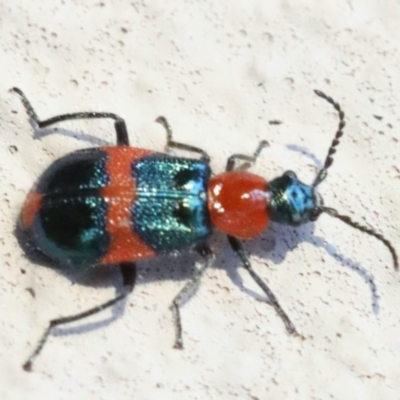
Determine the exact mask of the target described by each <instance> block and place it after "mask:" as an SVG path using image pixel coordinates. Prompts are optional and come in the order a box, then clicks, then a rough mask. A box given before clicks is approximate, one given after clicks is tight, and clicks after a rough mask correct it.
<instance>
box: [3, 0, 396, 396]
mask: <svg viewBox="0 0 400 400" xmlns="http://www.w3.org/2000/svg"><path fill="white" fill-rule="evenodd" d="M399 18H400V4H398V3H396V2H382V1H378V0H355V1H350V0H349V1H346V2H332V1H319V2H316V1H312V0H308V1H307V0H305V1H301V2H298V1H297V2H294V1H292V2H288V1H263V0H243V1H236V2H227V1H221V0H220V1H189V0H186V1H185V0H175V1H170V2H166V1H161V0H149V1H143V0H142V1H126V0H119V1H108V0H105V1H103V0H100V1H99V0H96V1H89V0H86V1H80V2H77V1H69V0H66V1H49V0H42V1H40V2H32V1H27V0H19V1H13V2H11V1H3V2H0V76H1V79H0V132H1V141H0V182H1V183H0V204H1V207H0V266H1V278H0V307H1V317H0V327H1V329H0V398H1V399H2V400H9V399H13V400H14V399H24V400H31V399H38V400H39V399H41V400H42V399H44V398H49V399H50V398H51V399H53V400H61V399H68V400H70V399H74V400H80V399H89V398H90V399H113V400H120V399H135V400H136V399H137V400H139V399H152V400H154V399H162V400H165V399H174V400H178V399H185V400H188V399H235V398H238V399H249V400H250V399H252V400H255V399H258V400H265V399H274V400H278V399H308V400H309V399H340V400H342V399H352V400H355V399H362V400H370V399H371V400H372V399H374V400H375V399H396V398H399V392H400V391H399V389H400V388H399V382H400V380H399V371H400V365H399V364H400V361H399V360H400V340H399V331H400V317H399V316H400V311H399V307H398V304H400V275H399V274H396V273H395V272H394V271H393V270H392V267H391V262H392V261H391V258H390V254H389V253H388V251H387V249H386V248H385V247H384V246H383V245H382V244H381V243H379V242H377V241H375V240H374V239H373V238H370V237H367V236H366V235H362V234H360V233H358V232H357V231H355V230H352V229H351V228H349V227H347V226H346V225H343V224H342V223H340V221H336V220H333V219H331V218H329V217H328V216H324V217H321V219H320V220H319V221H318V223H316V224H315V225H307V226H304V227H302V228H300V229H297V230H296V229H284V228H282V227H277V226H272V227H271V229H270V230H269V231H268V232H266V233H265V234H264V235H263V237H262V238H260V239H259V240H256V241H253V242H251V243H249V244H248V246H247V247H248V249H249V251H250V252H251V254H252V257H251V260H252V263H253V265H254V268H255V269H256V270H257V271H258V273H259V274H260V275H261V276H262V278H263V279H264V280H265V281H266V282H268V283H269V285H270V286H271V288H272V289H273V290H274V291H275V293H276V295H277V296H278V298H279V299H280V301H281V303H282V306H283V307H284V308H285V309H286V310H287V312H288V313H289V314H290V316H291V318H292V320H293V321H294V322H295V324H296V326H297V328H298V330H299V331H300V332H301V333H302V334H303V335H304V337H305V339H304V340H301V339H298V338H292V337H289V336H288V335H287V334H286V332H285V330H284V327H283V325H282V323H281V321H280V320H279V318H278V317H277V316H276V315H275V313H274V311H273V310H272V309H271V308H270V307H269V306H268V305H267V304H265V303H264V302H262V301H259V300H257V299H261V300H262V299H263V296H262V295H261V293H259V291H258V289H257V287H256V286H255V284H254V283H253V282H252V281H251V279H249V278H248V276H247V275H246V273H245V272H244V271H241V270H240V269H238V266H239V263H238V261H237V260H236V258H235V257H234V255H233V254H232V252H231V250H230V249H229V248H228V246H227V243H226V240H225V238H224V237H223V236H222V235H219V234H217V235H216V237H215V240H214V242H213V247H214V248H215V250H216V251H217V252H218V256H217V259H216V262H215V268H213V269H211V270H210V271H208V273H207V274H206V276H205V277H204V279H203V282H202V286H201V288H200V289H199V291H198V293H197V295H196V296H195V297H194V298H193V299H192V300H191V301H190V302H188V303H187V304H186V305H185V307H184V309H183V311H182V318H183V324H184V335H185V336H184V339H185V345H186V348H185V350H184V351H176V350H174V349H172V343H173V335H174V332H173V326H172V323H171V315H170V311H169V310H168V306H169V304H170V301H171V300H172V298H173V297H174V295H175V294H176V293H177V292H178V291H179V289H180V288H181V287H182V285H183V281H184V279H186V278H187V277H188V275H189V274H190V271H192V265H193V263H194V261H195V260H196V258H195V256H193V255H184V256H182V257H180V258H174V257H164V258H162V259H159V260H150V261H145V262H142V263H141V264H140V278H139V282H138V285H137V287H136V289H135V292H134V293H133V294H132V295H131V296H130V297H129V300H128V301H127V303H126V305H125V309H124V310H123V308H122V307H117V308H116V309H115V310H113V312H104V313H103V314H101V315H98V316H96V317H95V318H93V319H90V321H87V323H86V324H77V325H73V326H71V327H69V326H68V327H65V329H62V330H60V331H58V335H57V336H56V337H51V339H50V340H49V342H48V345H47V347H46V348H45V350H44V351H43V353H42V355H41V356H40V358H39V359H38V360H37V363H36V365H35V370H34V372H33V373H31V374H26V373H25V372H23V371H22V370H21V364H22V362H23V361H24V360H25V359H26V357H27V356H28V355H29V353H30V352H31V350H32V348H33V346H34V345H35V343H36V341H37V339H38V338H39V336H40V334H41V333H42V331H43V329H44V327H45V325H46V323H47V321H48V320H49V319H51V318H54V317H57V316H59V315H68V314H71V313H75V312H77V311H79V310H83V309H85V308H87V307H90V306H91V305H94V304H97V303H99V302H101V301H104V300H105V299H107V298H109V297H111V296H112V295H113V293H114V290H115V286H116V285H119V284H120V280H119V277H118V274H117V273H116V272H114V271H113V270H112V269H104V270H103V271H101V272H100V274H99V275H97V277H82V276H78V277H77V278H76V280H77V281H78V282H75V283H74V282H71V281H70V280H68V279H67V278H66V277H65V276H63V275H60V274H57V272H56V271H53V270H50V269H47V268H44V267H40V266H37V265H34V264H32V263H31V262H30V261H29V260H27V259H26V258H25V257H24V255H23V253H22V251H21V249H20V248H19V246H18V244H17V241H16V239H15V237H14V235H13V229H14V222H15V220H16V219H17V216H18V213H19V210H20V207H21V204H22V202H23V201H24V198H25V195H26V193H27V191H28V190H29V188H30V186H31V185H32V183H33V182H34V180H35V179H36V178H37V177H38V176H39V174H40V172H41V171H42V170H43V169H44V168H45V167H46V166H47V165H48V164H49V163H51V162H52V161H54V160H55V159H56V158H57V157H60V156H62V155H64V154H66V153H67V152H69V151H72V150H74V149H79V148H84V147H89V146H95V145H104V144H111V143H113V139H114V137H113V128H112V125H111V124H110V123H108V122H105V121H102V122H95V121H89V122H85V121H79V122H78V121H77V122H73V123H67V124H64V125H63V128H64V130H62V131H60V132H58V133H53V134H51V135H50V134H46V133H44V134H42V135H40V137H36V138H35V137H34V135H33V131H32V127H31V126H30V124H29V122H28V120H27V116H26V114H25V112H24V110H23V108H22V106H21V103H20V101H19V99H18V98H17V97H16V96H15V95H12V94H10V93H9V92H8V89H9V88H10V87H12V86H19V87H21V88H22V89H23V90H24V91H25V92H26V93H27V95H28V96H29V98H30V99H31V101H32V102H33V104H34V106H35V107H36V109H37V112H38V114H39V116H41V117H42V118H46V117H50V116H53V115H55V114H59V113H65V112H69V111H70V112H73V111H81V110H104V111H113V112H116V113H118V114H120V115H122V116H123V117H125V118H126V120H127V124H128V128H129V131H130V137H131V143H132V144H133V145H135V146H140V147H147V148H151V149H156V150H160V151H161V150H163V148H164V145H165V135H164V132H163V130H162V128H161V127H160V126H159V125H157V124H155V123H154V120H155V118H156V117H157V116H158V115H160V114H163V115H166V116H167V117H168V118H169V120H170V122H171V124H172V126H173V128H174V130H175V138H176V139H177V140H179V141H184V142H187V143H190V144H193V145H195V146H201V147H203V148H204V149H205V150H206V151H207V152H208V153H209V154H210V155H211V157H212V163H211V165H212V167H213V169H214V171H215V172H219V171H222V170H223V168H224V164H225V160H226V158H227V157H228V156H229V155H230V154H232V153H237V152H243V153H250V152H252V151H253V150H254V149H255V147H256V145H257V143H258V141H259V140H261V139H266V140H268V141H269V142H270V144H271V147H270V148H269V149H267V150H266V151H265V152H264V153H263V155H262V157H261V158H260V160H259V162H258V163H257V165H256V166H255V167H254V170H255V171H256V172H257V173H259V174H262V175H263V176H265V177H266V178H267V179H271V178H273V177H274V176H275V175H276V174H280V173H282V172H283V171H284V170H286V169H293V170H296V171H297V172H298V174H299V176H300V177H301V178H302V179H303V180H304V181H306V182H311V181H312V179H313V177H314V176H315V170H316V168H317V167H318V166H320V165H321V163H322V162H323V159H324V157H325V155H326V151H327V149H328V147H329V143H330V141H331V139H332V137H333V134H334V131H335V129H336V126H337V117H336V115H335V113H334V111H333V109H332V108H331V107H330V106H329V105H328V104H327V103H325V102H323V101H322V100H320V99H318V98H317V97H316V96H315V95H314V94H313V91H312V90H313V89H316V88H317V89H320V90H324V91H326V92H327V93H329V94H330V95H332V96H333V97H334V98H335V99H337V100H338V101H339V102H340V103H341V104H342V106H343V108H344V110H345V112H346V115H347V121H348V124H347V126H346V130H345V136H344V138H343V141H342V143H341V146H340V148H339V151H338V154H337V157H336V159H335V163H334V165H333V167H332V168H331V170H330V173H329V178H328V179H327V181H326V182H324V184H323V185H321V188H320V189H321V190H320V191H321V194H322V195H323V196H324V199H325V203H326V204H327V205H330V206H333V207H337V208H338V209H340V210H341V211H342V212H343V213H346V214H349V215H351V216H352V217H353V218H354V219H356V220H358V221H360V222H363V223H364V224H370V225H372V226H374V227H376V228H377V229H379V231H381V232H383V233H384V234H385V235H386V236H387V237H388V238H390V239H391V240H392V242H393V243H394V244H395V245H396V246H397V248H398V250H400V246H398V243H399V239H400V232H399V228H400V218H399V205H400V201H399V189H400V179H399V178H400V156H399V153H400V143H399V138H400V136H399V133H398V130H399V126H400V120H399V107H398V104H399V100H400V97H399V93H400V75H399V65H400V52H399V44H400V31H399V29H398V21H399ZM272 120H280V121H282V124H281V125H271V124H269V121H272ZM14 146H15V147H14ZM374 285H376V286H377V290H378V292H377V294H375V293H374V287H375V286H374ZM27 288H32V289H34V291H35V293H36V297H35V298H33V297H32V295H31V294H30V292H29V291H27V290H26V289H27ZM122 314H123V315H122ZM118 317H120V318H118Z"/></svg>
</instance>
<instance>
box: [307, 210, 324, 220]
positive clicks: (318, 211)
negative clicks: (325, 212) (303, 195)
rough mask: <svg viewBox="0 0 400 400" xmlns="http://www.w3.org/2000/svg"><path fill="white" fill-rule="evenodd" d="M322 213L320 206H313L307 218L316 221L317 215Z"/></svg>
mask: <svg viewBox="0 0 400 400" xmlns="http://www.w3.org/2000/svg"><path fill="white" fill-rule="evenodd" d="M321 214H322V210H321V209H320V208H314V209H313V210H312V211H311V212H310V216H309V217H308V219H309V220H310V221H312V222H314V221H316V220H317V219H318V217H319V216H320V215H321Z"/></svg>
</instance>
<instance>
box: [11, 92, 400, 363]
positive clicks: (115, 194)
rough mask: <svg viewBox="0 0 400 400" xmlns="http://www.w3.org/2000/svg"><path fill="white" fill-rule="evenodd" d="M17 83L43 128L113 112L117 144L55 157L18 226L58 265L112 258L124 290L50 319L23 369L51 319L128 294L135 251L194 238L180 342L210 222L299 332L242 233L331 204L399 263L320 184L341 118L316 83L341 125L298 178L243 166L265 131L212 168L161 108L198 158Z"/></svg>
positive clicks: (158, 250) (293, 220)
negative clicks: (41, 104) (141, 141)
mask: <svg viewBox="0 0 400 400" xmlns="http://www.w3.org/2000/svg"><path fill="white" fill-rule="evenodd" d="M11 91H12V92H14V93H16V94H17V95H19V97H20V98H21V100H22V103H23V105H24V107H25V109H26V112H27V114H28V116H29V117H30V119H31V120H32V122H33V123H34V125H36V127H37V128H39V129H40V128H45V127H49V126H52V125H54V124H58V123H60V122H63V121H68V120H76V119H98V118H106V119H111V120H113V121H114V125H115V131H116V142H117V143H116V146H110V147H98V148H89V149H84V150H79V151H75V152H72V153H70V154H67V155H66V156H64V157H62V158H60V159H58V160H56V161H55V162H54V163H53V164H51V165H50V166H49V167H48V168H47V169H46V170H45V172H44V173H43V174H42V175H41V177H40V178H39V179H38V181H37V183H36V184H35V186H34V187H33V189H32V190H31V191H30V192H29V194H28V196H27V199H26V201H25V203H24V205H23V207H22V211H21V216H20V219H19V227H20V229H21V230H22V232H23V233H24V235H26V237H27V238H29V240H30V241H31V242H32V243H33V246H34V248H35V250H37V251H38V252H39V253H40V254H42V255H44V256H46V257H48V258H50V259H51V260H53V261H55V262H56V263H57V264H59V265H60V266H61V267H60V268H66V266H67V265H75V266H77V267H78V268H82V269H84V268H88V267H89V266H93V265H105V264H116V265H118V266H119V267H120V270H121V273H122V277H123V283H124V285H123V286H124V289H123V290H122V291H121V293H119V294H118V295H117V296H115V297H114V298H112V299H111V300H109V301H107V302H105V303H103V304H100V305H98V306H96V307H93V308H91V309H89V310H86V311H84V312H80V313H78V314H75V315H71V316H67V317H60V318H57V319H54V320H51V321H50V322H49V325H48V327H47V329H46V330H45V332H44V333H43V335H42V337H41V338H40V340H39V342H38V344H37V346H36V348H35V349H34V351H33V353H32V354H31V355H30V357H29V358H28V360H27V361H26V362H25V363H24V365H23V368H24V369H25V370H26V371H30V370H31V369H32V365H33V362H34V360H35V359H36V357H37V356H38V355H39V353H40V352H41V351H42V349H43V347H44V345H45V343H46V341H47V339H48V337H49V335H50V333H51V331H52V329H53V328H55V327H56V326H59V325H62V324H67V323H70V322H73V321H77V320H81V319H84V318H86V317H88V316H90V315H93V314H96V313H98V312H101V311H103V310H105V309H106V308H109V307H111V306H113V305H114V304H116V303H118V302H120V301H121V300H123V299H124V298H126V296H127V295H128V294H129V293H130V292H132V290H133V288H134V285H135V278H136V261H139V260H142V259H145V258H151V257H156V256H157V255H160V254H164V253H169V252H172V251H181V250H183V249H185V248H188V247H194V248H195V249H196V250H197V252H198V253H199V254H200V255H201V256H202V257H203V258H204V262H203V263H202V264H201V265H200V266H199V267H198V268H197V269H196V271H195V273H194V276H193V277H192V278H191V279H190V280H189V281H188V282H187V283H186V284H185V286H184V287H183V289H182V290H181V291H180V292H179V293H178V295H177V296H176V297H175V298H174V300H173V301H172V304H171V310H172V313H173V318H174V325H175V343H174V347H175V348H182V347H183V340H182V324H181V317H180V307H181V306H182V304H183V301H184V299H185V298H186V297H187V295H188V294H190V293H191V292H192V291H193V290H194V289H195V287H197V285H198V284H199V283H200V278H201V276H202V275H203V274H204V272H205V271H206V269H207V268H208V267H209V266H210V265H211V264H212V261H213V258H214V256H213V252H212V250H211V248H210V247H209V245H208V239H209V237H210V235H211V233H212V229H213V228H216V229H218V230H220V231H222V232H223V233H225V234H226V235H227V237H228V241H229V244H230V246H231V247H232V249H233V251H234V252H235V253H236V254H237V255H238V257H239V259H240V260H241V263H242V265H243V267H244V268H245V269H246V270H247V271H248V272H249V274H250V276H251V277H252V278H253V279H254V281H255V282H256V283H257V285H258V286H259V287H260V288H261V289H262V291H263V292H264V293H265V295H266V296H267V298H268V300H269V303H270V304H271V306H272V307H273V308H274V309H275V311H276V313H277V314H278V315H279V317H280V318H281V319H282V321H283V323H284V325H285V328H286V330H287V332H288V333H289V334H295V335H298V333H297V330H296V328H295V325H294V324H293V322H292V321H291V320H290V318H289V317H288V315H287V314H286V313H285V311H284V310H283V308H282V307H281V306H280V304H279V302H278V300H277V298H276V297H275V295H274V293H273V292H272V290H271V289H270V288H269V287H268V286H267V285H266V284H265V282H263V281H262V280H261V278H260V277H259V276H258V275H257V273H256V272H255V271H254V269H253V268H252V266H251V264H250V260H249V256H248V254H247V252H246V250H245V248H244V246H243V240H247V239H253V238H255V237H257V236H259V235H260V234H261V233H262V232H263V231H264V230H265V229H267V227H268V224H269V221H274V222H277V223H280V224H285V225H290V226H300V225H302V224H305V223H308V222H313V221H316V220H317V219H318V217H319V216H320V215H321V214H322V213H325V214H328V215H330V216H331V217H334V218H337V219H339V220H341V221H342V222H344V223H345V224H347V225H349V226H351V227H353V228H355V229H357V230H359V231H361V232H364V233H365V234H368V235H370V236H373V237H375V238H376V239H378V240H380V241H381V242H382V243H383V244H384V245H385V246H386V247H387V248H388V250H389V251H390V253H391V255H392V258H393V264H394V268H395V269H398V257H397V253H396V251H395V249H394V247H393V245H392V244H391V243H390V241H389V240H387V239H386V238H385V237H384V236H382V235H381V234H380V233H378V232H377V231H375V230H374V229H372V228H369V227H366V226H363V225H361V224H359V223H358V222H355V221H353V220H352V219H351V218H350V217H348V216H345V215H342V214H340V213H339V212H338V211H337V210H335V209H333V208H330V207H326V206H325V205H324V204H323V201H322V197H321V196H320V195H319V193H317V187H318V185H319V184H320V183H321V182H322V181H324V180H325V178H326V177H327V171H328V169H329V168H330V167H331V165H332V163H333V156H334V154H335V152H336V148H337V146H338V144H339V141H340V138H341V137H342V135H343V128H344V126H345V119H344V112H343V111H342V109H341V107H340V105H339V104H338V103H337V102H336V101H334V100H333V99H332V98H331V97H329V96H327V95H326V94H325V93H323V92H321V91H318V90H316V91H315V93H316V94H317V95H318V96H319V97H321V98H322V99H324V100H326V101H327V102H328V103H330V104H331V105H332V106H333V107H334V109H335V110H336V111H337V113H338V116H339V125H338V129H337V131H336V134H335V136H334V139H333V141H332V143H331V145H330V147H329V150H328V154H327V156H326V159H325V162H324V165H323V167H322V168H321V169H320V170H319V171H318V173H317V176H316V178H315V180H314V182H313V183H312V184H310V185H308V184H305V183H303V182H301V181H300V180H299V179H298V178H297V176H296V174H295V173H294V172H293V171H286V172H285V173H284V174H283V175H282V176H279V177H277V178H275V179H273V180H271V181H270V182H267V181H266V180H265V179H264V178H262V177H261V176H258V175H255V174H253V173H251V172H249V171H244V170H242V169H238V168H237V165H238V163H240V162H246V163H250V164H253V163H254V162H255V161H256V160H257V157H258V156H259V155H260V153H261V151H262V149H263V148H265V147H266V146H267V145H268V143H267V142H266V141H261V142H260V143H259V145H258V147H257V149H256V151H255V152H254V154H252V155H245V154H234V155H232V156H230V157H229V158H228V161H227V164H226V171H225V173H222V174H219V175H215V176H211V169H210V166H209V161H210V157H209V156H208V155H207V153H206V152H205V151H203V150H202V149H200V148H197V147H194V146H191V145H187V144H183V143H179V142H175V141H174V140H173V137H172V129H171V127H170V125H169V123H168V121H167V120H166V118H165V117H162V116H160V117H158V118H157V119H156V121H157V122H158V123H160V124H161V125H163V126H164V128H165V130H166V134H167V149H168V150H171V149H178V150H185V151H189V152H192V153H194V154H196V155H197V158H196V157H195V158H183V157H175V156H172V155H170V154H164V153H159V152H155V151H152V150H146V149H141V148H135V147H130V146H129V139H128V132H127V128H126V124H125V121H124V120H123V119H122V118H121V117H119V116H118V115H116V114H113V113H109V112H78V113H70V114H63V115H58V116H55V117H52V118H49V119H46V120H40V119H39V118H38V116H37V114H36V112H35V111H34V109H33V107H32V105H31V103H30V102H29V101H28V99H27V97H26V96H25V94H24V93H23V92H22V91H21V90H20V89H18V88H12V89H11Z"/></svg>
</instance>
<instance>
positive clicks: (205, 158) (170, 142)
mask: <svg viewBox="0 0 400 400" xmlns="http://www.w3.org/2000/svg"><path fill="white" fill-rule="evenodd" d="M156 122H158V123H159V124H161V125H162V126H163V127H164V128H165V130H166V131H167V149H168V150H169V149H171V148H172V147H175V148H176V149H179V150H185V151H191V152H193V153H199V154H200V155H201V157H200V160H201V161H204V162H205V163H207V164H208V163H209V162H210V156H209V155H208V154H207V153H206V152H205V151H204V150H202V149H199V148H198V147H195V146H191V145H190V144H184V143H179V142H175V141H173V140H172V128H171V125H170V124H169V122H168V121H167V119H166V118H165V117H163V116H160V117H158V118H157V119H156Z"/></svg>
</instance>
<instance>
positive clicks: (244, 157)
mask: <svg viewBox="0 0 400 400" xmlns="http://www.w3.org/2000/svg"><path fill="white" fill-rule="evenodd" d="M267 146H269V143H268V142H267V141H266V140H261V142H260V143H259V144H258V146H257V148H256V151H255V152H254V154H253V155H252V156H248V155H246V154H233V155H232V156H230V157H229V158H228V161H227V163H226V168H225V170H226V171H233V170H234V168H235V162H236V161H238V160H240V161H247V162H248V163H250V164H254V163H255V162H256V161H257V157H258V156H259V155H260V153H261V151H262V149H263V148H264V147H267Z"/></svg>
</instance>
